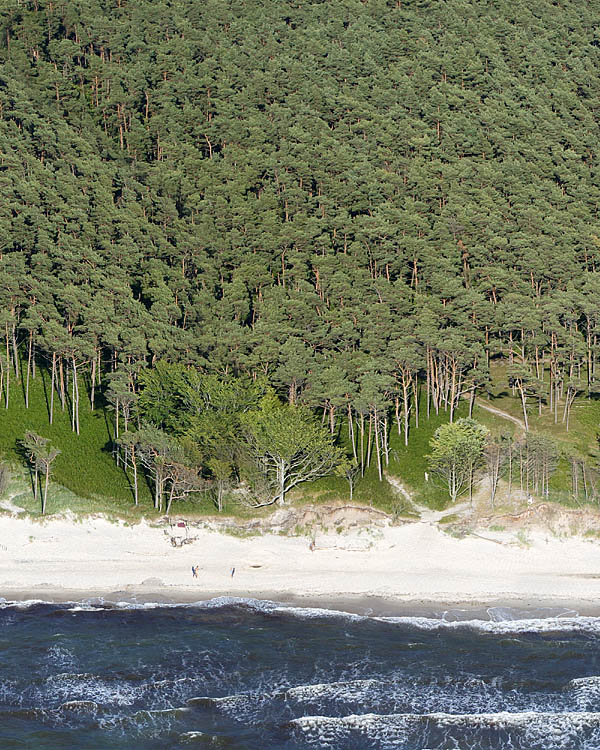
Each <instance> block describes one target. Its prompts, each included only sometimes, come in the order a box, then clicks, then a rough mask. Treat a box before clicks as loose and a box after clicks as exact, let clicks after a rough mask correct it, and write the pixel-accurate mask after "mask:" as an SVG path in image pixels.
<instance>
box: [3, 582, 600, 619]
mask: <svg viewBox="0 0 600 750" xmlns="http://www.w3.org/2000/svg"><path fill="white" fill-rule="evenodd" d="M2 599H4V600H5V602H6V603H7V604H13V603H14V604H19V603H25V602H40V603H43V604H67V603H72V604H84V603H92V604H93V603H95V602H97V603H101V604H106V605H111V604H113V605H114V604H123V603H125V604H137V605H153V604H156V605H173V606H177V605H182V606H186V605H194V604H198V605H202V604H205V603H207V602H210V601H213V600H216V599H232V600H241V601H244V600H245V601H259V602H263V601H264V602H273V603H275V604H276V605H279V606H282V607H291V608H295V609H320V610H323V611H330V612H336V613H340V614H354V615H360V616H363V617H424V618H434V619H440V618H443V619H451V620H492V619H504V618H502V617H492V615H493V614H496V615H497V614H498V611H501V610H506V613H507V614H509V615H510V617H508V618H506V619H519V620H520V619H529V618H542V617H575V616H579V617H600V602H598V601H594V600H559V599H539V600H528V599H523V598H520V597H512V598H511V597H508V596H507V597H504V598H502V599H496V600H492V599H490V600H477V601H474V600H456V601H448V600H442V599H439V600H438V599H431V600H424V599H394V598H385V597H378V596H369V595H368V594H360V595H358V594H357V595H354V596H352V595H346V596H344V595H340V594H334V595H332V596H330V597H329V596H321V597H315V596H302V595H299V594H292V593H289V592H284V591H265V592H251V593H250V592H244V591H235V590H233V591H228V592H226V593H223V592H218V591H203V592H195V591H194V590H193V589H189V588H185V587H163V588H160V589H156V590H149V589H148V588H147V587H144V586H139V587H134V586H132V587H128V588H127V589H123V590H108V589H107V590H102V589H100V590H94V591H83V590H81V589H59V588H49V587H46V586H43V585H39V586H37V587H33V588H30V589H9V588H6V587H3V586H0V601H1V600H2ZM493 611H495V612H493Z"/></svg>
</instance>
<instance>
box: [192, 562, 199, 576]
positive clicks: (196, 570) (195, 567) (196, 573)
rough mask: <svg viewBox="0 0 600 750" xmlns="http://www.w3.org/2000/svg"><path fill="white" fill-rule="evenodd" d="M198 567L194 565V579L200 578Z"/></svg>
mask: <svg viewBox="0 0 600 750" xmlns="http://www.w3.org/2000/svg"><path fill="white" fill-rule="evenodd" d="M198 567H199V566H198V565H196V566H194V565H192V575H193V577H194V578H198Z"/></svg>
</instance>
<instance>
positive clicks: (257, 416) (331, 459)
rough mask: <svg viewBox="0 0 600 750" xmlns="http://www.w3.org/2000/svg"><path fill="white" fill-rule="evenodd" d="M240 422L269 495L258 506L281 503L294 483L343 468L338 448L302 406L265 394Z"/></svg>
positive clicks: (343, 469)
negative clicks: (286, 402)
mask: <svg viewBox="0 0 600 750" xmlns="http://www.w3.org/2000/svg"><path fill="white" fill-rule="evenodd" d="M242 424H243V425H244V427H245V428H246V435H247V440H248V444H249V448H250V451H251V453H252V455H253V457H254V460H255V463H256V467H257V469H258V471H259V472H260V473H261V474H262V475H263V477H264V478H265V479H266V480H267V487H266V488H265V490H267V491H268V492H269V493H270V495H271V496H270V497H268V496H267V498H266V499H264V501H263V502H260V503H258V504H259V505H261V504H271V503H273V502H275V501H278V502H279V503H283V502H284V501H285V494H286V493H287V492H289V491H290V490H291V489H293V488H294V487H296V486H297V485H299V484H302V483H304V482H307V481H310V480H313V479H318V478H319V477H322V476H327V475H328V474H332V473H334V472H337V473H343V472H344V471H345V468H346V461H345V458H344V454H343V451H342V449H341V448H339V447H337V446H336V445H335V442H334V437H333V435H331V434H330V433H329V432H327V430H325V429H324V428H323V427H322V426H321V425H319V423H318V422H317V421H316V420H315V419H314V417H313V416H312V414H311V413H310V411H308V410H307V409H306V408H304V407H299V406H293V405H291V404H282V403H281V402H280V401H279V400H278V398H277V397H276V396H275V394H273V393H269V394H267V395H266V396H265V397H264V398H263V399H262V401H261V403H260V408H259V409H257V410H256V411H249V412H247V413H246V414H244V415H243V416H242ZM263 492H264V490H263Z"/></svg>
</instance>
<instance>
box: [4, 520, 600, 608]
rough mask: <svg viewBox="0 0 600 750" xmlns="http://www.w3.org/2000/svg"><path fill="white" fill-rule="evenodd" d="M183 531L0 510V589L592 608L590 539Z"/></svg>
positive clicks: (57, 594)
mask: <svg viewBox="0 0 600 750" xmlns="http://www.w3.org/2000/svg"><path fill="white" fill-rule="evenodd" d="M190 533H191V535H193V536H195V537H197V538H196V540H195V541H194V542H193V543H190V544H186V545H184V546H182V547H173V546H172V545H171V542H170V537H169V535H168V533H165V528H164V527H154V526H150V525H148V524H147V523H141V524H138V525H135V526H128V525H124V524H122V523H115V522H109V521H106V520H104V519H101V518H96V519H88V520H75V519H68V518H67V519H64V518H63V519H48V520H45V521H42V522H40V521H33V520H31V519H28V518H22V517H21V518H19V517H16V516H8V515H4V516H2V517H0V596H2V597H4V598H5V599H31V598H34V599H43V600H47V601H57V600H76V601H78V600H82V599H88V598H90V597H104V598H105V599H107V600H110V601H115V600H125V599H126V600H131V599H133V600H138V601H182V602H189V601H197V600H202V599H207V598H212V597H215V596H241V597H254V598H266V599H274V600H277V601H285V602H290V603H294V604H299V605H308V604H312V605H315V606H323V607H331V608H335V609H347V610H349V611H359V612H370V611H377V612H385V613H388V614H393V613H394V612H396V611H400V610H405V609H406V608H407V607H410V609H411V611H422V612H425V611H427V610H428V609H435V610H440V609H443V608H444V607H447V606H465V607H470V608H474V607H480V606H486V605H491V604H503V605H506V606H514V607H519V608H521V609H527V608H534V607H535V608H537V607H540V606H558V607H565V608H575V609H577V611H579V612H582V613H600V544H598V542H596V541H589V540H587V539H584V538H578V537H571V538H567V539H562V538H556V537H553V536H551V535H546V534H544V533H543V532H541V531H538V532H534V533H531V534H529V535H528V537H527V540H526V541H518V540H516V539H514V538H513V539H512V540H511V539H510V538H504V539H497V538H492V537H493V536H494V535H493V534H491V533H490V538H489V539H487V538H482V537H477V536H468V537H466V538H464V539H457V538H454V537H452V536H449V535H448V534H446V533H444V532H443V531H441V530H440V529H439V528H438V527H437V526H436V525H434V524H431V523H427V522H418V523H410V524H406V525H404V526H383V527H378V528H373V529H366V528H362V529H360V530H358V531H357V532H356V533H344V534H336V533H332V534H321V535H317V537H316V546H315V549H314V550H311V548H310V540H309V539H308V538H307V537H293V536H283V535H281V536H280V535H276V534H264V535H261V536H251V537H247V538H238V537H236V536H232V535H230V534H226V533H221V532H216V531H209V530H205V529H192V530H191V531H190ZM496 536H498V535H496ZM192 566H198V577H197V578H194V577H193V575H192ZM232 568H235V571H234V574H233V576H232Z"/></svg>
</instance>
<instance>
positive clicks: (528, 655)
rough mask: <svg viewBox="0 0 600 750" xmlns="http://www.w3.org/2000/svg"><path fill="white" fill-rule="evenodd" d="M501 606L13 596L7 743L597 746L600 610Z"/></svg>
mask: <svg viewBox="0 0 600 750" xmlns="http://www.w3.org/2000/svg"><path fill="white" fill-rule="evenodd" d="M508 614H509V613H503V615H504V616H507V615H508ZM490 616H491V617H492V618H495V620H494V619H490V620H471V621H463V622H457V621H454V622H450V621H448V620H447V619H435V618H430V619H427V618H408V617H404V618H381V619H376V618H368V617H360V616H352V615H343V614H338V613H331V612H326V611H323V610H304V609H292V608H289V607H281V606H278V605H275V604H273V603H268V602H254V601H247V602H246V601H239V600H238V601H232V600H213V601H212V602H206V603H203V604H197V605H192V606H150V605H145V606H137V607H135V606H133V605H125V604H123V605H109V604H99V603H95V604H94V605H73V604H59V605H57V604H43V603H37V604H36V603H28V604H20V605H15V604H10V603H6V602H5V603H3V604H0V748H2V750H5V749H7V748H36V750H45V749H46V748H47V749H50V748H52V749H53V750H54V749H55V748H74V747H76V748H103V749H104V748H127V749H128V750H129V749H130V748H136V749H139V750H146V749H147V750H153V749H154V748H161V750H166V748H189V747H194V748H227V749H232V750H233V749H234V748H236V749H237V748H252V749H254V748H290V749H291V748H335V749H336V750H339V749H343V748H395V750H397V749H404V748H406V750H409V749H410V750H419V749H424V748H444V749H448V750H449V749H450V748H452V749H456V748H470V749H478V748H481V749H482V750H483V749H487V748H514V749H516V748H527V750H537V748H540V749H541V748H543V749H544V750H549V749H551V748H568V749H569V750H577V749H578V748H590V749H591V748H594V749H597V748H600V619H599V618H579V617H561V618H556V617H552V618H540V619H528V620H518V619H517V620H501V621H498V617H499V614H498V612H497V611H495V612H491V613H490Z"/></svg>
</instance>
